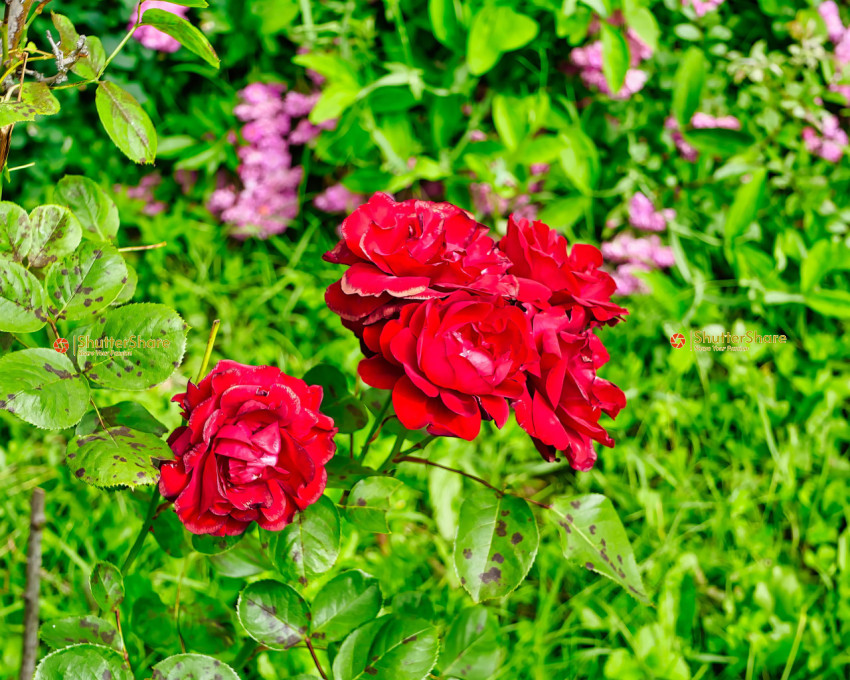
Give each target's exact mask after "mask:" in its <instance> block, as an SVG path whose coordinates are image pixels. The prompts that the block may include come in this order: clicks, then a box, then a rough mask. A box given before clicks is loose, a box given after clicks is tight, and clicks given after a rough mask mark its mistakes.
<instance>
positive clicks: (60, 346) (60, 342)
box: [53, 338, 68, 354]
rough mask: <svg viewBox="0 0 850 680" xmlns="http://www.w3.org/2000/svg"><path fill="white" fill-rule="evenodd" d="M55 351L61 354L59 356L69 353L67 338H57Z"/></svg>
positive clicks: (54, 344) (54, 345) (54, 346)
mask: <svg viewBox="0 0 850 680" xmlns="http://www.w3.org/2000/svg"><path fill="white" fill-rule="evenodd" d="M53 349H55V350H56V351H57V352H59V354H65V352H67V351H68V341H67V340H66V339H65V338H56V342H54V343H53Z"/></svg>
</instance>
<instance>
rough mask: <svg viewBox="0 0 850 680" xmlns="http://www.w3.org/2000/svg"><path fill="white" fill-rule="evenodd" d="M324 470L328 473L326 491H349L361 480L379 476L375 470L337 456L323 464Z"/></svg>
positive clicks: (347, 458)
mask: <svg viewBox="0 0 850 680" xmlns="http://www.w3.org/2000/svg"><path fill="white" fill-rule="evenodd" d="M325 470H326V471H327V473H328V483H327V488H328V489H350V488H351V487H352V486H354V485H355V484H356V483H357V482H359V481H360V480H361V479H366V478H367V477H380V476H381V473H380V472H378V471H377V470H374V469H372V468H368V467H365V466H363V465H361V464H360V463H358V462H357V461H355V460H352V459H351V458H349V457H347V456H342V455H339V454H337V455H336V456H334V457H333V458H331V459H330V460H329V461H328V462H327V463H326V464H325Z"/></svg>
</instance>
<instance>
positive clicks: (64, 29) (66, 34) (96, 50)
mask: <svg viewBox="0 0 850 680" xmlns="http://www.w3.org/2000/svg"><path fill="white" fill-rule="evenodd" d="M51 17H52V19H53V25H54V26H55V27H56V30H57V31H59V45H60V46H61V48H62V52H64V53H65V54H66V55H67V54H70V53H71V52H72V51H73V50H74V49H76V46H77V41H78V40H79V39H80V35H79V33H77V29H76V28H75V27H74V24H73V23H72V22H71V20H70V19H69V18H68V17H66V16H64V15H62V14H57V13H56V12H51ZM85 54H86V56H84V57H80V58H79V59H78V60H77V62H76V63H75V64H74V65H73V66H72V67H71V72H72V73H76V74H77V75H78V76H80V77H81V78H84V79H85V80H95V79H96V78H97V76H98V74H99V73H100V70H101V69H102V68H103V66H104V64H105V63H106V53H105V52H104V50H103V43H101V42H100V38H95V37H87V38H86V47H85Z"/></svg>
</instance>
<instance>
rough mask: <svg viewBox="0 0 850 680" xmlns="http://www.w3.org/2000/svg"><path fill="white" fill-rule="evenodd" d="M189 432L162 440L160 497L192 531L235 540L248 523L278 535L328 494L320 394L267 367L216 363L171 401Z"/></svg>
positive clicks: (327, 429)
mask: <svg viewBox="0 0 850 680" xmlns="http://www.w3.org/2000/svg"><path fill="white" fill-rule="evenodd" d="M174 401H176V402H178V403H179V404H180V405H181V406H182V408H183V417H184V418H185V419H186V421H187V422H186V425H183V426H181V427H178V428H177V429H176V430H175V431H174V432H173V433H172V435H171V437H169V439H168V443H169V445H170V446H171V449H172V450H173V451H174V454H175V456H176V458H175V460H173V461H168V462H166V463H164V464H163V465H162V469H161V471H160V480H159V490H160V493H161V494H162V495H163V496H164V497H165V498H167V499H168V500H173V501H174V510H175V511H176V512H177V515H178V517H179V518H180V520H181V521H182V522H183V524H184V525H186V528H187V529H188V530H189V531H191V532H192V533H195V534H213V535H216V536H234V535H237V534H241V533H243V532H244V531H245V530H246V529H247V528H248V526H249V525H250V524H251V522H257V524H259V525H260V526H261V527H262V528H263V529H268V530H270V531H279V530H281V529H283V528H284V527H285V526H286V525H287V524H289V523H290V522H291V521H292V518H293V516H294V515H295V513H296V511H298V510H303V509H304V508H306V507H307V506H308V505H310V504H311V503H314V502H316V501H317V500H318V499H319V497H320V496H321V495H322V492H323V491H324V490H325V483H326V481H327V473H326V471H325V463H327V462H328V461H329V460H330V459H331V458H332V457H333V455H334V451H335V448H336V447H335V444H334V441H333V437H334V435H335V434H336V432H337V430H336V428H335V427H334V424H333V420H331V419H330V418H329V417H328V416H326V415H323V414H322V413H320V412H319V404H320V403H321V401H322V388H321V387H318V386H310V385H307V384H306V383H305V382H304V381H303V380H298V379H297V378H292V377H290V376H288V375H286V374H285V373H282V372H281V371H279V370H278V369H276V368H273V367H271V366H246V365H244V364H239V363H236V362H235V361H220V362H219V363H218V364H217V365H216V367H215V368H214V369H213V370H212V371H211V372H210V374H209V375H207V376H206V377H205V378H204V379H203V380H201V382H200V383H199V384H198V385H193V384H192V383H191V382H190V383H189V386H188V388H187V391H186V392H185V393H184V394H179V395H177V396H176V397H174Z"/></svg>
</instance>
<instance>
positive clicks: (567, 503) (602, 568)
mask: <svg viewBox="0 0 850 680" xmlns="http://www.w3.org/2000/svg"><path fill="white" fill-rule="evenodd" d="M551 508H552V512H553V513H554V516H555V517H556V522H557V525H558V528H559V529H560V536H561V548H562V550H563V553H564V557H566V558H567V559H568V560H570V561H572V562H576V563H577V564H580V565H581V566H583V567H585V568H586V569H590V570H592V571H595V572H596V573H598V574H602V575H603V576H607V577H608V578H610V579H611V580H612V581H615V582H616V583H619V584H620V585H621V586H622V587H623V588H625V589H626V590H627V591H628V592H629V593H631V595H632V596H634V597H635V598H636V599H637V600H639V601H640V602H643V603H644V604H648V603H649V598H648V597H647V596H646V591H645V590H644V587H643V581H642V580H641V577H640V572H639V571H638V567H637V562H635V555H634V551H633V550H632V546H631V544H630V543H629V538H628V536H627V535H626V530H625V528H624V527H623V523H622V522H621V521H620V517H619V516H618V515H617V511H616V510H615V509H614V506H613V504H612V503H611V501H610V500H609V499H608V498H606V497H605V496H603V495H602V494H587V495H585V496H574V497H572V498H558V499H555V501H554V502H553V503H552V504H551Z"/></svg>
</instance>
